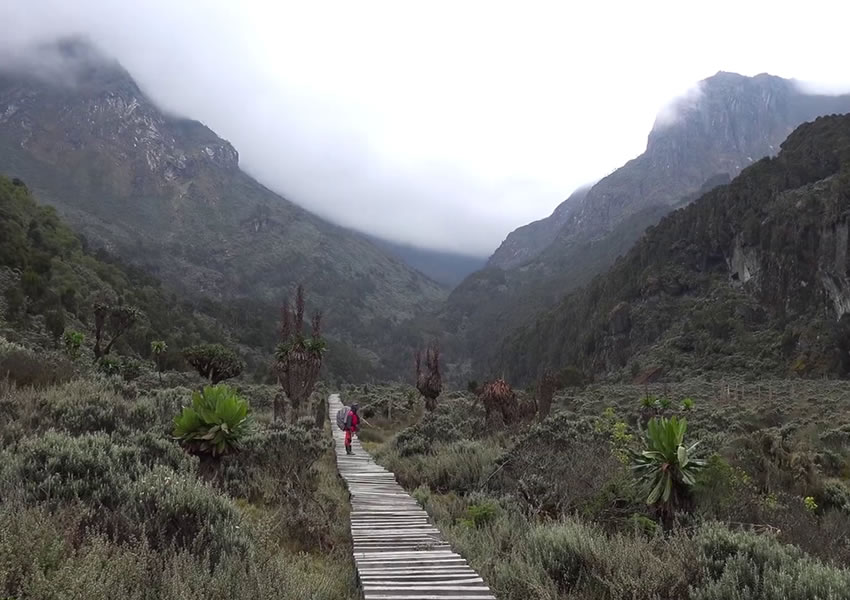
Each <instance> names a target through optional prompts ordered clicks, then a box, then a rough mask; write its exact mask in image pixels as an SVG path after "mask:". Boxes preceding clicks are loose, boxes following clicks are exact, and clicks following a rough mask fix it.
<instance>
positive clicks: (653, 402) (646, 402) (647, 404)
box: [640, 395, 661, 411]
mask: <svg viewBox="0 0 850 600" xmlns="http://www.w3.org/2000/svg"><path fill="white" fill-rule="evenodd" d="M640 405H641V407H643V408H644V409H645V410H647V411H653V410H658V408H659V407H660V406H661V403H660V402H659V401H658V398H657V397H655V396H650V395H647V396H644V397H643V398H641V399H640Z"/></svg>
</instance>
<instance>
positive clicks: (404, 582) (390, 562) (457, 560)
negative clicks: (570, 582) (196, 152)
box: [328, 394, 496, 600]
mask: <svg viewBox="0 0 850 600" xmlns="http://www.w3.org/2000/svg"><path fill="white" fill-rule="evenodd" d="M328 408H329V410H328V417H329V418H330V421H331V428H332V429H333V432H334V449H335V452H336V459H337V468H338V470H339V473H340V476H341V477H342V478H343V480H344V481H345V483H346V485H347V486H348V491H349V494H350V496H351V538H352V540H353V541H354V552H353V557H354V562H355V566H356V567H357V574H358V578H359V580H360V583H361V586H362V588H363V598H364V600H496V597H495V596H494V595H493V593H492V592H491V591H490V589H489V588H488V587H487V585H486V584H485V583H484V580H483V579H482V578H481V576H480V575H479V574H478V573H476V572H475V570H474V569H472V567H470V566H469V565H468V564H467V562H466V560H464V559H463V557H462V556H460V555H459V554H457V553H456V552H455V551H454V550H452V549H451V546H450V545H449V544H448V542H446V541H445V540H443V539H442V535H441V534H440V530H439V529H438V528H437V527H436V526H435V525H434V524H433V523H432V522H431V520H430V518H429V517H428V513H426V512H425V511H424V510H423V509H422V507H421V506H419V504H418V503H417V502H416V501H415V500H414V499H413V498H412V497H411V496H410V494H408V493H407V492H405V491H404V488H402V487H401V486H400V485H399V484H398V482H397V481H396V479H395V475H393V474H392V473H391V472H390V471H387V470H386V469H384V468H383V467H381V466H380V465H377V464H375V461H374V460H373V459H372V457H371V456H369V454H368V453H367V452H366V451H364V450H363V447H362V446H361V445H360V441H359V440H358V439H356V437H355V439H354V440H353V442H352V449H353V451H354V454H353V455H348V454H346V453H345V446H344V443H343V441H344V437H345V434H344V432H342V431H340V430H339V428H337V426H336V413H337V411H338V410H339V409H340V408H342V403H341V402H340V399H339V395H338V394H332V395H331V396H330V398H328Z"/></svg>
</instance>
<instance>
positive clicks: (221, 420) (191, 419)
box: [174, 385, 251, 456]
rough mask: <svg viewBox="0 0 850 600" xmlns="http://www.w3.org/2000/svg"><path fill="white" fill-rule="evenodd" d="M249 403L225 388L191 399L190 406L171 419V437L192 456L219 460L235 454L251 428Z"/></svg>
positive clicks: (205, 391)
mask: <svg viewBox="0 0 850 600" xmlns="http://www.w3.org/2000/svg"><path fill="white" fill-rule="evenodd" d="M249 413H250V408H249V407H248V403H247V402H246V401H245V400H243V399H242V398H240V397H239V396H238V394H236V392H235V391H234V390H233V389H232V388H230V387H228V386H226V385H216V386H207V387H205V388H204V389H203V392H195V393H194V394H193V395H192V406H185V407H183V412H182V413H180V415H178V416H177V417H175V419H174V437H175V438H176V439H179V440H180V442H181V443H182V444H183V445H184V446H186V447H187V448H188V449H189V450H190V451H191V452H194V453H198V454H209V455H212V456H221V455H224V454H229V453H232V452H236V451H238V450H239V449H240V447H241V443H242V442H243V441H244V438H245V436H246V435H247V434H248V431H249V428H250V424H251V423H250V419H249Z"/></svg>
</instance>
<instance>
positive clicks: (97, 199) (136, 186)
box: [0, 42, 446, 376]
mask: <svg viewBox="0 0 850 600" xmlns="http://www.w3.org/2000/svg"><path fill="white" fill-rule="evenodd" d="M33 61H34V62H33V64H32V65H29V66H27V65H22V64H16V65H15V68H14V70H10V69H11V67H10V66H9V65H5V64H4V65H0V170H2V171H4V172H5V173H7V174H9V175H12V176H17V177H20V178H21V179H23V180H24V181H26V182H27V183H28V184H29V185H30V187H31V189H32V190H33V191H34V193H35V195H36V196H37V198H38V200H39V201H40V202H45V203H48V204H52V205H53V206H55V207H56V208H57V209H59V211H60V212H61V213H62V214H63V216H64V217H66V219H67V221H68V222H69V223H70V224H71V225H73V226H74V227H75V228H76V229H78V230H79V231H80V232H82V233H84V234H85V236H86V238H87V239H88V241H89V242H90V244H91V246H93V247H104V248H107V249H109V250H110V251H111V252H114V253H116V254H119V255H121V256H122V257H123V258H125V259H127V260H128V261H130V262H133V263H135V264H136V265H138V266H142V267H144V268H146V269H148V270H150V271H153V272H155V273H156V274H157V275H158V277H159V278H161V279H162V280H163V281H164V282H165V283H167V284H168V285H170V286H172V287H173V288H175V289H176V290H178V291H179V292H182V294H183V297H184V298H186V299H187V301H192V302H204V301H205V300H206V299H207V298H211V299H213V300H223V301H226V302H228V303H229V304H230V305H231V306H234V307H235V308H234V311H235V312H243V313H246V314H251V315H252V317H257V316H258V315H260V316H261V317H262V318H263V319H267V322H268V323H273V322H274V321H275V320H276V319H277V318H278V307H279V304H280V302H281V301H282V300H283V299H284V298H285V297H287V296H289V295H291V294H292V293H293V290H294V288H295V286H296V285H297V284H299V283H304V284H305V285H306V286H307V288H308V293H309V295H310V301H311V304H313V305H314V306H317V307H319V308H321V309H322V310H323V311H325V312H326V315H327V318H326V319H325V321H324V322H323V323H324V324H325V325H326V330H327V333H328V334H329V335H330V336H331V337H333V338H335V339H337V340H343V341H345V342H346V343H352V344H356V345H357V346H358V350H359V353H357V354H354V353H349V354H348V355H344V354H343V353H342V352H338V353H336V356H337V357H338V358H341V359H343V360H350V361H354V360H355V358H356V359H359V360H361V361H369V362H371V363H372V366H375V367H379V366H384V365H386V364H387V362H392V361H399V362H400V361H401V360H404V362H405V363H406V362H407V361H406V358H405V359H401V358H399V357H401V356H404V357H407V356H409V352H408V351H407V350H408V348H403V350H402V351H399V350H398V348H392V345H391V343H389V342H388V341H387V339H386V336H387V331H388V330H389V328H390V327H391V326H392V325H393V324H394V323H397V322H400V321H402V320H404V319H408V318H411V317H412V316H413V315H416V314H419V313H421V312H423V311H424V310H425V309H426V307H430V306H432V305H433V304H436V303H439V302H440V301H442V300H443V299H444V298H445V295H446V292H445V291H444V290H443V289H442V288H441V287H440V286H438V285H437V284H436V283H434V282H433V281H431V280H429V279H428V278H426V277H425V276H423V275H421V274H420V273H418V272H417V271H415V270H414V269H412V268H409V267H407V266H406V265H404V264H403V263H402V262H401V261H399V260H396V259H394V258H392V257H390V256H389V255H388V254H387V253H385V252H384V251H382V250H380V249H379V248H377V247H376V246H375V245H374V244H372V243H371V242H370V241H368V240H367V239H366V238H365V237H363V236H361V235H358V234H356V233H354V232H351V231H348V230H345V229H343V228H340V227H337V226H335V225H332V224H330V223H328V222H326V221H324V220H322V219H320V218H318V217H316V216H315V215H312V214H310V213H309V212H307V211H305V210H303V209H302V208H300V207H299V206H297V205H295V204H294V203H292V202H290V201H288V200H287V199H285V198H282V197H280V196H279V195H277V194H275V193H273V192H272V191H270V190H268V189H267V188H265V187H264V186H262V185H261V184H259V183H258V182H257V181H255V180H254V179H252V178H251V177H250V176H248V175H247V174H246V173H244V172H243V171H242V170H241V169H240V168H239V155H238V153H237V152H236V150H235V149H234V148H233V146H232V145H231V144H230V143H229V142H227V141H226V140H223V139H221V138H220V137H218V136H217V135H216V134H215V133H214V132H213V131H211V130H210V129H209V128H207V127H206V126H204V125H203V124H201V123H199V122H197V121H193V120H189V119H181V118H176V117H173V116H171V115H168V114H166V113H164V112H163V111H162V110H161V109H160V108H159V107H158V106H157V105H156V104H155V103H154V102H152V101H151V99H150V98H149V97H148V96H147V95H146V94H144V93H143V91H142V90H140V89H139V87H138V86H137V85H136V83H135V82H134V81H133V79H132V78H131V77H130V75H129V74H128V73H127V72H126V71H125V70H124V69H123V68H122V67H121V66H120V65H118V64H117V63H115V61H113V60H111V59H109V58H107V57H104V56H103V55H101V54H99V53H98V52H97V51H96V50H94V49H93V48H91V47H90V46H88V45H87V44H85V43H80V42H76V43H72V44H65V45H62V44H60V45H58V46H50V47H48V48H44V49H42V50H40V51H38V52H36V56H35V57H34V58H33ZM57 65H58V66H57ZM45 69H46V70H47V72H45ZM272 331H273V328H270V329H268V332H272ZM254 334H255V336H256V337H257V338H258V339H262V340H263V341H262V343H263V344H267V345H270V344H271V343H273V342H274V340H273V339H272V338H273V333H272V334H271V335H267V333H266V332H265V331H257V332H254ZM376 351H383V352H386V354H383V355H381V356H379V355H377V354H376V353H375V352H376ZM385 361H386V362H385ZM406 366H407V365H406V364H405V367H406ZM398 372H400V370H399V371H396V372H393V371H389V372H388V371H384V374H385V375H386V376H394V375H396V374H397V373H398Z"/></svg>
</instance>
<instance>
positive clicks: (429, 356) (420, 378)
mask: <svg viewBox="0 0 850 600" xmlns="http://www.w3.org/2000/svg"><path fill="white" fill-rule="evenodd" d="M415 359H416V389H417V390H419V393H420V394H422V395H423V396H424V397H425V409H426V410H429V411H430V410H434V409H436V408H437V398H438V397H439V396H440V392H442V391H443V378H442V376H441V375H440V349H439V348H438V347H437V346H436V345H431V346H428V348H426V349H425V368H424V369H423V368H422V366H423V365H422V352H421V351H417V352H416V355H415Z"/></svg>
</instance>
